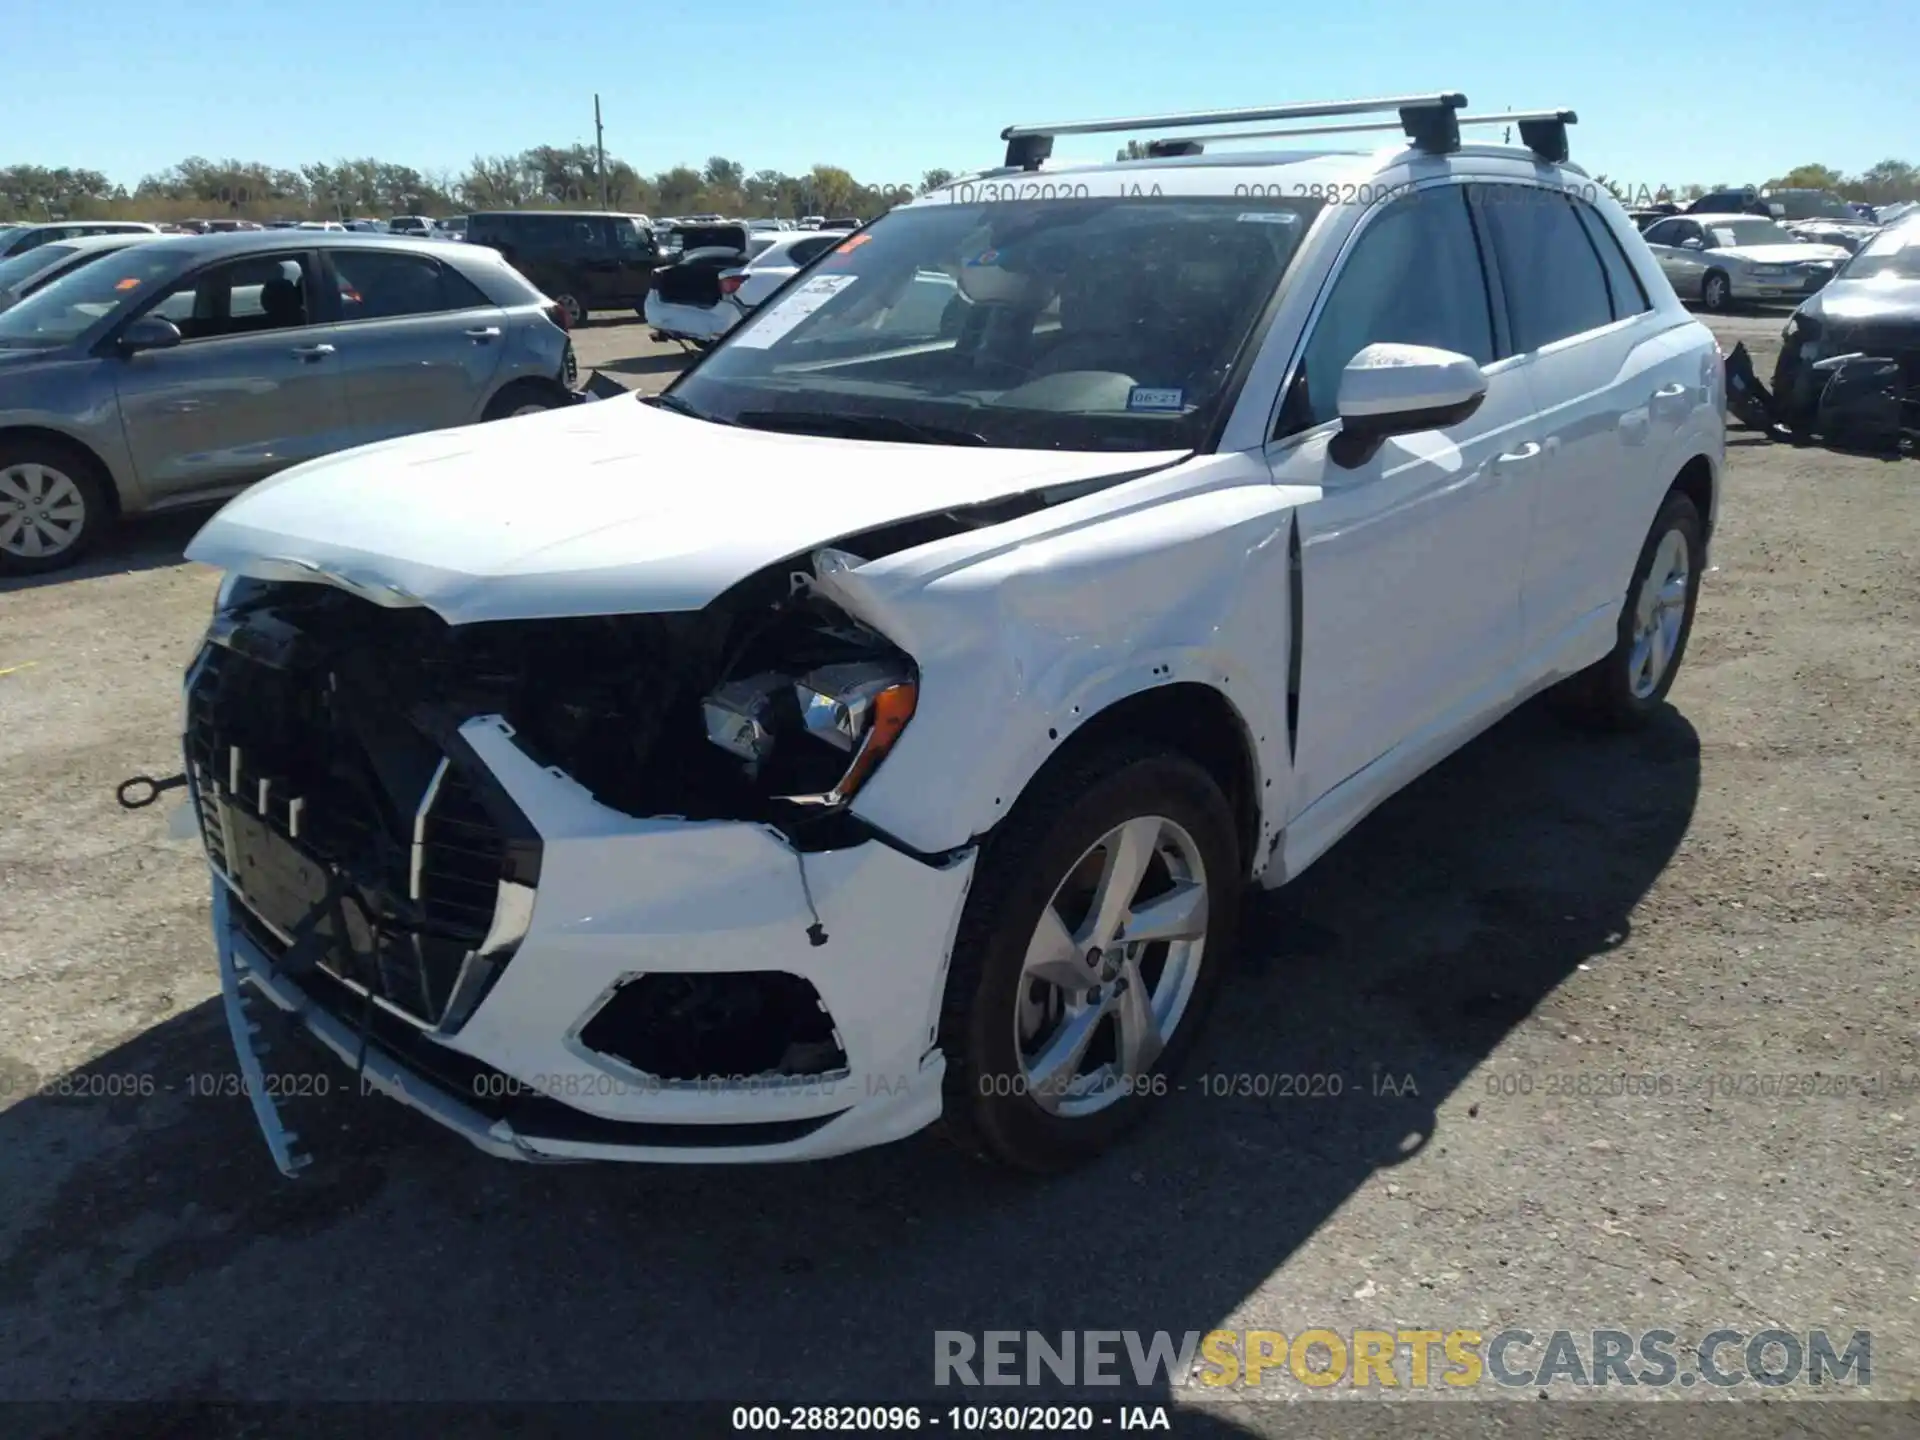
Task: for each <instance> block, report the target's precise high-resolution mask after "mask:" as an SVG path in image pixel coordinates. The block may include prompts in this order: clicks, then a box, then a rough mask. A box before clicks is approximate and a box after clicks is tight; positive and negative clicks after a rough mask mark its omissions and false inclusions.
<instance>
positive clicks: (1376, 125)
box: [1147, 110, 1579, 163]
mask: <svg viewBox="0 0 1920 1440" xmlns="http://www.w3.org/2000/svg"><path fill="white" fill-rule="evenodd" d="M1453 120H1454V124H1455V125H1460V126H1465V125H1517V126H1519V127H1520V139H1521V141H1522V142H1523V143H1524V144H1526V146H1527V147H1528V148H1529V149H1531V150H1532V151H1533V152H1534V153H1535V154H1536V155H1539V156H1540V157H1541V158H1542V159H1545V160H1551V161H1554V162H1555V163H1565V161H1566V159H1567V131H1566V127H1567V126H1569V125H1572V124H1575V123H1577V121H1578V120H1579V116H1577V115H1576V114H1574V112H1573V111H1571V110H1510V111H1505V112H1503V113H1500V114H1490V115H1456V116H1454V117H1453ZM1402 128H1404V127H1403V126H1401V125H1397V124H1394V123H1392V122H1391V121H1378V120H1367V121H1362V122H1361V123H1359V124H1357V125H1302V126H1297V127H1293V128H1289V129H1286V130H1233V131H1229V132H1227V133H1225V134H1217V135H1208V136H1206V137H1205V138H1206V139H1207V140H1210V141H1212V140H1284V139H1289V138H1291V137H1294V136H1299V135H1355V134H1361V133H1363V132H1369V131H1372V132H1379V131H1386V130H1399V129H1402ZM1196 143H1197V142H1195V141H1191V140H1188V141H1170V140H1151V141H1149V142H1147V149H1148V153H1149V154H1153V155H1159V154H1163V153H1164V154H1193V153H1196V152H1195V151H1192V150H1186V151H1175V150H1173V149H1171V148H1170V147H1172V146H1173V145H1176V144H1184V145H1193V144H1196ZM1160 146H1166V147H1169V148H1168V149H1166V150H1164V151H1162V150H1160V149H1158V148H1156V147H1160Z"/></svg>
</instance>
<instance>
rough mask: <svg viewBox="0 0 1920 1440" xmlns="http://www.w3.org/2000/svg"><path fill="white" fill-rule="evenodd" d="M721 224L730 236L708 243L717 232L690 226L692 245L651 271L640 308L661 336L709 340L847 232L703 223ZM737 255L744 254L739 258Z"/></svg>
mask: <svg viewBox="0 0 1920 1440" xmlns="http://www.w3.org/2000/svg"><path fill="white" fill-rule="evenodd" d="M722 229H729V230H732V231H733V232H735V235H734V237H733V238H730V239H725V240H723V242H722V243H721V244H720V245H718V246H711V245H707V244H706V243H704V242H705V240H706V239H713V238H719V237H718V236H717V235H710V234H705V233H704V231H703V232H695V233H694V244H693V247H692V248H690V249H689V248H683V249H681V250H680V251H678V252H677V253H678V255H679V259H678V260H677V262H676V263H674V264H672V265H669V266H665V267H663V268H661V269H659V270H656V271H654V273H653V282H652V286H651V288H650V289H649V290H648V292H647V299H646V304H645V306H644V307H643V309H642V311H641V313H642V314H643V315H644V316H645V317H646V320H647V323H648V324H649V325H651V326H653V328H654V330H655V331H656V332H658V333H659V334H660V335H662V336H664V337H665V338H667V339H669V340H685V341H688V342H689V343H691V344H696V345H710V344H712V343H713V342H714V341H715V340H718V339H719V338H720V337H721V336H722V335H724V334H726V333H727V331H729V330H731V329H732V328H733V327H734V326H735V325H737V324H739V323H740V321H741V320H742V319H743V318H744V317H745V316H747V315H748V314H750V313H751V312H752V310H753V309H754V307H755V306H757V305H758V304H760V302H761V301H763V300H765V299H766V298H767V297H768V296H769V295H771V294H772V293H773V292H774V291H775V290H778V289H779V288H780V287H781V286H782V285H784V284H786V282H787V281H789V280H791V279H792V278H793V277H794V276H795V275H796V274H798V273H799V272H800V271H801V270H803V269H805V268H806V267H807V266H808V265H810V264H812V263H813V262H814V261H815V260H817V259H818V258H819V257H820V256H822V255H824V254H826V253H827V251H829V250H831V249H832V248H833V247H834V246H836V245H838V244H841V243H842V242H843V241H845V239H846V238H847V237H846V236H844V235H837V234H826V235H812V234H808V233H807V232H805V231H803V230H793V231H775V230H748V229H746V228H745V227H742V226H738V225H735V226H727V227H722V226H709V227H705V231H715V232H717V231H719V230H722ZM683 233H686V232H683ZM742 256H747V257H750V258H748V259H746V260H744V262H743V261H742V259H741V257H742Z"/></svg>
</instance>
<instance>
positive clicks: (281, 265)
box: [115, 251, 352, 501]
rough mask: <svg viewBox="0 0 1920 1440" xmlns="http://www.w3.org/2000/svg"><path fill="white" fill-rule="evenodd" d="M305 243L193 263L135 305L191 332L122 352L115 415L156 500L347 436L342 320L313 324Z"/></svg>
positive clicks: (335, 445) (247, 476)
mask: <svg viewBox="0 0 1920 1440" xmlns="http://www.w3.org/2000/svg"><path fill="white" fill-rule="evenodd" d="M317 282H318V272H317V269H316V267H315V262H314V257H313V256H312V254H311V253H309V252H305V251H292V252H288V253H285V254H274V255H259V256H247V257H246V258H244V259H239V260H229V261H226V262H224V263H222V264H219V265H213V266H210V267H208V268H206V269H203V270H200V271H197V272H195V273H194V274H192V275H190V276H188V277H186V278H185V279H183V280H181V281H179V282H178V283H176V284H175V285H174V286H173V287H172V288H171V289H169V290H168V291H167V292H166V293H164V294H163V295H160V296H158V297H156V299H155V301H154V303H152V304H150V305H148V306H146V307H144V308H143V309H142V310H141V311H139V312H136V313H140V314H157V315H161V316H163V317H165V318H166V319H169V320H172V321H173V322H174V323H175V324H176V325H178V326H179V327H180V329H181V332H182V334H183V335H184V336H185V337H186V338H185V340H184V341H183V342H182V343H181V344H180V345H177V346H175V347H174V348H172V349H170V350H150V351H144V352H142V353H140V354H137V355H133V356H130V357H128V358H126V359H124V360H120V361H118V362H116V363H117V365H118V367H119V368H118V370H117V372H116V375H115V386H116V389H117V390H118V392H119V400H120V416H121V420H122V422H123V424H124V426H125V429H126V434H127V443H128V445H129V447H130V448H131V450H132V453H133V462H134V467H135V469H136V471H137V472H138V474H139V477H140V483H141V485H142V486H143V488H144V489H145V490H146V491H147V495H148V498H149V500H150V501H164V500H169V499H174V498H179V497H184V496H188V495H194V494H198V493H201V492H203V491H219V490H224V489H231V488H234V487H236V486H239V485H244V484H247V483H249V482H251V481H254V480H258V479H260V478H261V477H262V476H265V475H270V474H272V473H273V472H274V471H276V470H284V469H285V468H286V467H287V466H289V465H297V464H299V463H300V462H301V461H303V460H311V459H314V458H315V457H317V456H320V455H326V454H330V453H332V452H333V451H335V450H339V449H343V448H345V447H346V446H347V445H348V444H350V443H352V439H351V434H352V432H351V425H350V421H349V418H348V413H347V405H346V389H345V384H344V382H343V381H342V379H341V371H340V361H339V355H338V341H339V338H340V336H339V330H338V327H337V326H331V325H326V324H317V323H315V319H316V317H317V316H318V314H319V313H320V311H319V307H318V301H319V298H320V291H319V288H318V283H317Z"/></svg>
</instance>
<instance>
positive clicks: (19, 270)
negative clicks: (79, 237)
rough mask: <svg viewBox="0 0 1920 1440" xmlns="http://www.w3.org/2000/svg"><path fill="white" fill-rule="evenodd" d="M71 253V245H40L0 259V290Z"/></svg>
mask: <svg viewBox="0 0 1920 1440" xmlns="http://www.w3.org/2000/svg"><path fill="white" fill-rule="evenodd" d="M0 238H4V237H0ZM71 254H73V246H71V245H41V246H38V247H36V248H35V249H32V250H25V251H22V252H21V253H20V254H18V255H14V256H10V257H9V258H7V259H5V260H0V290H11V289H12V288H13V287H14V286H16V285H18V284H19V283H20V282H21V281H22V280H25V279H27V278H28V277H29V276H33V275H38V274H39V273H40V272H41V271H42V270H45V269H46V268H47V267H48V266H50V265H54V264H57V263H58V262H60V261H62V260H64V259H66V258H67V256H69V255H71Z"/></svg>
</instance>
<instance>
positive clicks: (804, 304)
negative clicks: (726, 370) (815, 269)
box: [733, 275, 860, 350]
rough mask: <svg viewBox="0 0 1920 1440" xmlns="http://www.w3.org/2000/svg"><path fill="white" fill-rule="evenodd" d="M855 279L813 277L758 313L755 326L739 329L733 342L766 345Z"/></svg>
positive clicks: (750, 346) (755, 347) (750, 347)
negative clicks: (764, 310)
mask: <svg viewBox="0 0 1920 1440" xmlns="http://www.w3.org/2000/svg"><path fill="white" fill-rule="evenodd" d="M859 278H860V277H859V276H858V275H816V276H814V277H813V278H812V279H811V280H809V281H807V282H806V284H804V285H802V286H801V287H800V288H799V289H798V290H795V291H794V292H793V293H792V294H791V295H789V296H787V298H786V299H784V300H782V301H781V302H780V303H779V304H778V305H776V306H774V307H773V309H772V310H770V311H768V312H767V313H766V314H765V315H763V316H761V317H760V323H759V324H758V325H750V326H748V327H747V328H746V329H745V330H742V331H741V332H740V338H739V339H737V340H735V341H734V342H733V343H734V344H736V345H739V346H741V347H743V348H745V349H748V350H765V349H767V348H769V347H770V346H772V345H773V344H774V343H775V342H776V341H778V340H780V339H782V338H783V337H785V336H786V335H787V334H789V333H790V332H791V331H793V330H794V329H795V328H796V327H797V326H798V325H799V324H800V322H801V321H802V320H805V319H806V318H807V317H808V316H809V315H811V314H813V312H814V311H816V310H818V309H819V308H820V307H821V306H822V305H824V304H826V303H827V302H828V301H829V300H831V299H833V297H834V296H836V295H838V294H839V293H840V292H841V291H842V290H844V289H846V288H847V287H848V286H849V285H851V284H853V282H854V281H856V280H858V279H859Z"/></svg>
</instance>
